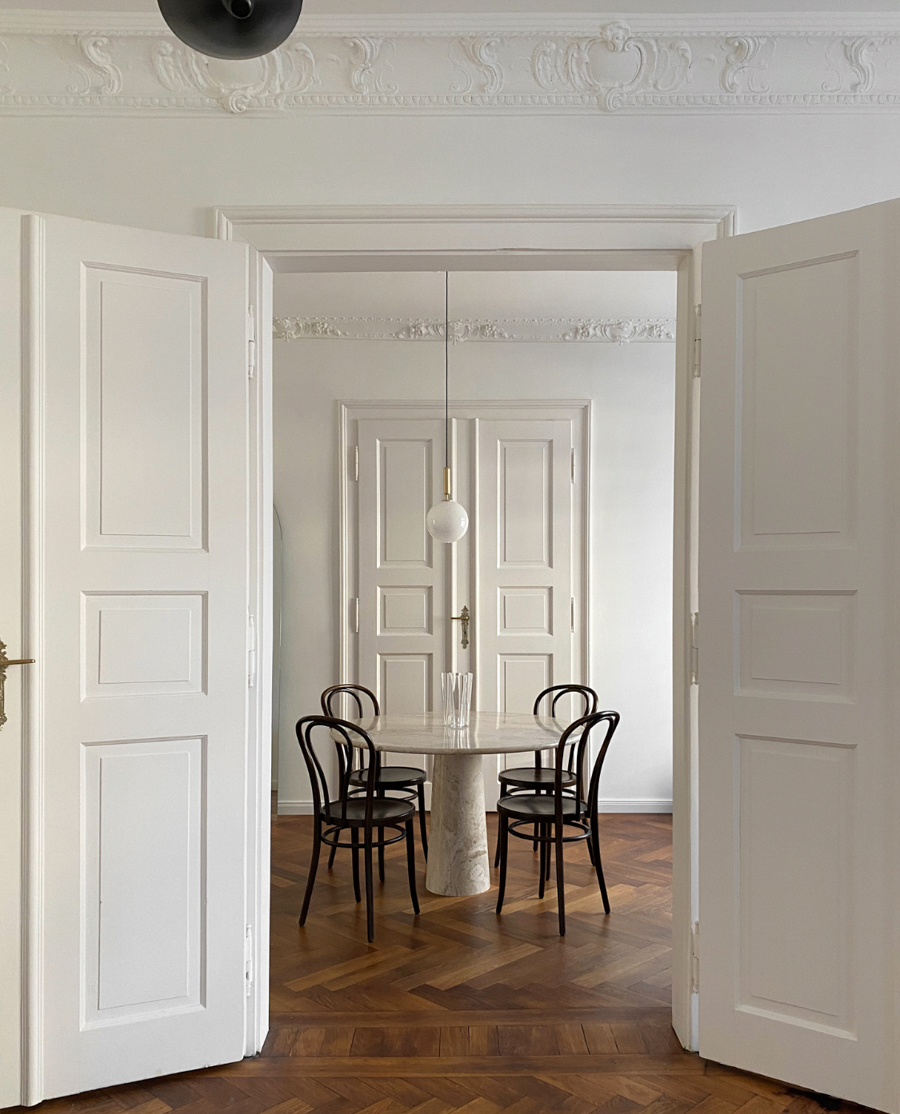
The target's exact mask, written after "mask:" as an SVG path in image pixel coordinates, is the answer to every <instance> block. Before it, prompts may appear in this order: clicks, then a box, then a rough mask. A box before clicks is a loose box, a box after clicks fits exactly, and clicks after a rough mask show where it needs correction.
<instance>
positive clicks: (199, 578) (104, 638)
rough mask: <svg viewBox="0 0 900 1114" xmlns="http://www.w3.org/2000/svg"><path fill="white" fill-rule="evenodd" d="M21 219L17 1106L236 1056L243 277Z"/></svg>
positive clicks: (234, 270) (240, 922)
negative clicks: (25, 614)
mask: <svg viewBox="0 0 900 1114" xmlns="http://www.w3.org/2000/svg"><path fill="white" fill-rule="evenodd" d="M28 221H29V225H28V245H27V250H28V261H29V268H30V276H29V277H30V302H29V306H28V312H29V325H30V333H29V335H30V338H31V350H30V377H31V378H30V383H29V393H30V397H31V408H32V409H31V415H32V438H31V454H32V455H31V459H30V463H29V470H30V477H31V479H30V487H29V494H30V499H31V525H32V534H31V547H32V549H31V555H32V569H31V575H32V578H33V583H32V608H31V612H30V614H31V618H32V624H33V625H32V631H31V645H30V649H31V651H32V656H34V657H35V658H36V659H37V664H36V665H34V666H32V667H30V668H31V669H32V670H33V672H32V673H31V674H30V675H29V681H30V684H31V707H30V717H31V732H32V738H31V753H32V755H33V759H32V760H33V762H34V771H35V773H34V777H35V781H34V785H33V790H34V791H33V795H32V808H33V810H34V813H33V816H32V824H33V835H32V843H31V846H30V855H31V857H32V858H31V869H32V877H33V878H34V879H35V880H36V884H37V885H38V886H39V888H40V901H39V902H37V903H36V904H35V907H34V909H33V911H32V912H33V920H32V923H31V926H30V932H31V946H32V949H33V951H32V963H33V964H34V967H33V972H32V974H33V977H32V982H31V995H32V1000H31V1010H30V1016H31V1018H32V1022H31V1029H30V1031H29V1040H30V1042H31V1054H30V1065H31V1078H30V1100H31V1101H37V1100H38V1099H41V1098H52V1097H53V1096H56V1095H63V1094H70V1093H73V1092H78V1091H85V1090H90V1089H93V1088H96V1087H103V1086H107V1085H110V1084H117V1083H122V1082H127V1081H129V1080H135V1079H144V1078H148V1077H154V1076H160V1075H165V1074H169V1073H171V1072H178V1071H184V1070H187V1069H191V1068H199V1067H203V1066H206V1065H208V1064H217V1063H224V1062H228V1061H233V1060H239V1059H240V1058H241V1056H242V1055H243V1048H244V1003H245V1000H246V999H245V994H246V991H245V986H246V983H245V978H244V938H245V925H246V923H247V922H246V916H245V912H244V887H243V868H242V864H243V862H244V853H245V828H244V815H245V796H246V772H245V763H246V753H245V750H246V718H247V685H248V673H247V668H248V666H247V590H248V579H247V578H248V571H247V545H248V536H247V529H248V527H247V522H248V487H247V485H248V479H247V477H248V467H247V449H246V435H245V431H246V429H247V389H248V380H247V332H246V321H247V255H246V248H245V246H244V245H241V244H230V243H221V242H219V241H214V240H204V239H201V238H194V237H187V236H169V235H164V234H161V233H153V232H144V231H135V230H130V229H122V228H112V227H107V226H104V225H96V224H89V223H87V222H81V221H75V220H66V219H63V218H57V217H47V218H44V217H31V218H28Z"/></svg>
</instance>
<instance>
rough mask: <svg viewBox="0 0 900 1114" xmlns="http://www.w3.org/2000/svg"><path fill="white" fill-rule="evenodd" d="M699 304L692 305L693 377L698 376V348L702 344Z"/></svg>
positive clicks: (697, 377) (696, 377)
mask: <svg viewBox="0 0 900 1114" xmlns="http://www.w3.org/2000/svg"><path fill="white" fill-rule="evenodd" d="M700 310H701V307H700V306H694V367H693V376H694V378H695V379H699V378H700V349H701V345H702V340H701V332H700V321H701V317H700Z"/></svg>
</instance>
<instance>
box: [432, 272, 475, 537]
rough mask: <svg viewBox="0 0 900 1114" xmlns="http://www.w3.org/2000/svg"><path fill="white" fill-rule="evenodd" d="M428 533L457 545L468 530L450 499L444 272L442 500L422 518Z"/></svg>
mask: <svg viewBox="0 0 900 1114" xmlns="http://www.w3.org/2000/svg"><path fill="white" fill-rule="evenodd" d="M425 525H426V527H427V528H428V533H429V534H431V536H432V537H433V538H434V539H435V541H439V542H458V541H459V539H460V538H461V537H462V536H463V534H465V532H466V530H468V528H469V516H468V514H466V508H465V507H463V506H462V505H461V504H460V503H457V502H456V500H455V499H454V498H453V488H452V477H451V473H450V273H449V271H445V272H444V498H443V499H442V500H441V502H440V503H435V504H434V506H433V507H432V508H431V510H430V511H429V512H428V514H427V516H426V518H425Z"/></svg>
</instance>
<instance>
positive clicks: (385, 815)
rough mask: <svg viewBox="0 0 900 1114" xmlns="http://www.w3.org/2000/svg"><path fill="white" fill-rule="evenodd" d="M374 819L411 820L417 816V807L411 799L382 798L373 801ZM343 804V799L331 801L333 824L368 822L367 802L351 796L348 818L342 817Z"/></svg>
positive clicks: (392, 821)
mask: <svg viewBox="0 0 900 1114" xmlns="http://www.w3.org/2000/svg"><path fill="white" fill-rule="evenodd" d="M372 805H373V807H372V820H373V821H374V822H375V823H376V824H381V823H389V824H394V823H397V822H399V821H401V820H409V819H410V817H412V816H415V814H416V809H415V806H414V805H413V804H411V803H410V802H409V801H402V800H401V801H398V800H396V799H395V798H390V797H387V798H382V799H380V800H376V801H373V802H372ZM343 807H344V806H343V804H342V803H341V801H332V802H331V820H330V821H327V822H328V823H331V824H338V825H340V826H342V827H348V828H359V827H362V826H363V825H364V824H365V822H366V802H365V801H364V800H361V799H360V798H359V797H351V798H349V799H348V801H347V812H346V819H343V818H342V815H341V813H342V809H343Z"/></svg>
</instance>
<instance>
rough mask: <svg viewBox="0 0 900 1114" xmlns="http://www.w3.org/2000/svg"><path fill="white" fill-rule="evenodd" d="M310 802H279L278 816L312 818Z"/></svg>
mask: <svg viewBox="0 0 900 1114" xmlns="http://www.w3.org/2000/svg"><path fill="white" fill-rule="evenodd" d="M312 810H313V806H312V801H279V802H278V810H277V811H278V815H279V816H312Z"/></svg>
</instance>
